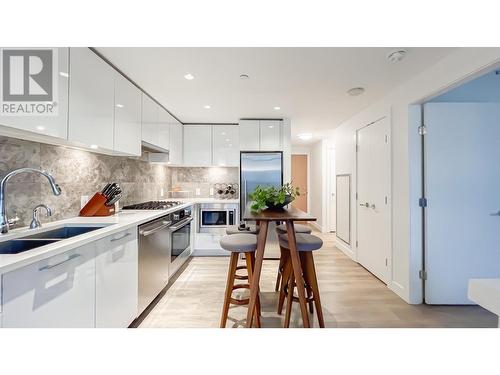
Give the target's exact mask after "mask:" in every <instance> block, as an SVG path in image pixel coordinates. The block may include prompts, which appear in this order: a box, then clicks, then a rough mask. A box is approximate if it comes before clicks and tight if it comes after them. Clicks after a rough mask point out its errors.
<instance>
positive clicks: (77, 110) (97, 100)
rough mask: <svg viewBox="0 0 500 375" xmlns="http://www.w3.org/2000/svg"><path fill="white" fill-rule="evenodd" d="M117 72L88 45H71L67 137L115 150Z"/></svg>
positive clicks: (74, 140) (78, 141)
mask: <svg viewBox="0 0 500 375" xmlns="http://www.w3.org/2000/svg"><path fill="white" fill-rule="evenodd" d="M114 86H115V71H114V70H113V68H112V67H111V66H110V65H108V64H107V63H106V62H105V61H104V60H102V59H101V58H100V57H99V56H97V55H96V54H95V53H94V52H92V51H91V50H90V49H88V48H70V85H69V97H70V98H71V100H70V101H69V126H68V130H69V133H68V139H69V140H70V141H73V142H77V143H81V144H83V145H86V146H92V145H94V146H98V147H102V148H105V149H108V150H112V149H113V124H114V120H113V116H114V101H115V98H114V95H115V89H114Z"/></svg>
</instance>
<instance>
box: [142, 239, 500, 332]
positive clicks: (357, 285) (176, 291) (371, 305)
mask: <svg viewBox="0 0 500 375" xmlns="http://www.w3.org/2000/svg"><path fill="white" fill-rule="evenodd" d="M316 234H317V235H320V236H321V237H322V238H323V240H324V242H325V244H324V246H323V248H322V249H321V250H319V251H316V252H315V253H314V254H315V264H316V269H317V273H318V282H319V287H320V291H321V300H322V304H323V314H324V316H325V323H326V326H327V327H332V328H335V327H380V328H386V327H497V319H496V316H495V315H494V314H492V313H490V312H488V311H486V310H485V309H483V308H481V307H479V306H428V305H408V304H407V303H406V302H404V301H403V300H402V299H400V298H399V297H398V296H397V295H396V294H394V293H393V292H392V291H390V290H389V289H388V288H387V287H386V285H385V284H383V283H382V282H381V281H380V280H379V279H377V278H376V277H374V276H373V275H372V274H371V273H369V272H368V271H367V270H366V269H364V268H363V267H361V266H360V265H359V264H357V263H356V262H353V261H352V260H351V259H350V258H348V257H347V256H346V255H344V254H343V253H342V252H341V251H340V250H338V249H337V248H335V246H334V238H333V235H330V234H318V233H316ZM228 264H229V258H228V257H196V258H192V259H191V260H190V262H189V263H188V264H187V265H186V266H185V267H184V270H183V271H182V273H180V274H179V275H178V277H177V278H176V280H175V281H174V282H173V283H172V285H171V286H170V287H169V288H168V289H167V290H166V292H165V294H164V295H163V296H162V297H161V298H159V299H158V301H157V303H156V305H155V306H154V307H152V308H151V309H150V311H149V314H147V316H145V317H144V319H143V320H142V322H141V323H140V327H152V328H191V327H192V328H204V327H207V328H208V327H218V326H219V319H220V313H221V306H222V301H223V298H224V288H225V284H226V277H227V268H228ZM242 264H243V262H242ZM277 267H278V261H277V260H264V265H263V268H262V275H261V283H260V286H261V301H262V315H263V318H262V325H263V327H281V326H282V325H283V319H284V312H283V316H280V315H277V313H276V303H277V297H278V293H276V292H274V284H275V281H276V270H277ZM245 292H246V291H243V292H242V293H245ZM237 293H238V292H237V291H235V294H234V295H235V296H237V295H238V294H237ZM246 312H247V310H246V307H244V306H238V307H231V309H230V312H229V320H228V323H227V327H241V326H243V325H244V324H245V317H246ZM313 325H314V326H315V327H317V326H318V323H317V320H316V316H314V321H313ZM291 326H292V327H301V318H300V311H299V308H298V304H296V303H294V309H293V313H292V322H291Z"/></svg>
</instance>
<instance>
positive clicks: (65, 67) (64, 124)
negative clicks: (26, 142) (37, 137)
mask: <svg viewBox="0 0 500 375" xmlns="http://www.w3.org/2000/svg"><path fill="white" fill-rule="evenodd" d="M55 50H56V51H57V61H58V71H57V72H55V74H57V76H56V77H55V78H56V82H57V97H56V98H54V103H53V104H54V105H55V106H56V107H57V115H51V116H39V115H34V116H3V115H2V116H0V125H4V126H9V127H12V128H16V129H21V130H28V131H30V132H33V133H40V134H43V135H49V136H52V137H57V138H62V139H66V138H67V137H68V88H69V84H68V81H69V78H68V75H69V49H68V48H56V49H55Z"/></svg>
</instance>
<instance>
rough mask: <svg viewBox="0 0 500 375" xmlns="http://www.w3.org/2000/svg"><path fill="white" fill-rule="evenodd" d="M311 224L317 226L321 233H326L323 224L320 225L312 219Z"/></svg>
mask: <svg viewBox="0 0 500 375" xmlns="http://www.w3.org/2000/svg"><path fill="white" fill-rule="evenodd" d="M309 224H311V225H312V226H313V227H314V228H316V229H317V230H318V231H319V232H321V233H325V230H324V229H323V227H322V226H321V225H319V224H318V223H316V222H314V221H310V222H309Z"/></svg>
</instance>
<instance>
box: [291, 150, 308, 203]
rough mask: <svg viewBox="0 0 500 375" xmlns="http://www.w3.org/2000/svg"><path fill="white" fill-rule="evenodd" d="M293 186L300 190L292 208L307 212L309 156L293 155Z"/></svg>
mask: <svg viewBox="0 0 500 375" xmlns="http://www.w3.org/2000/svg"><path fill="white" fill-rule="evenodd" d="M292 184H293V186H296V187H298V188H299V189H300V195H299V196H298V197H297V198H296V199H295V200H294V201H293V202H292V207H295V208H298V209H299V210H302V211H304V212H307V208H308V207H307V155H302V154H300V155H299V154H297V155H292Z"/></svg>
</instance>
